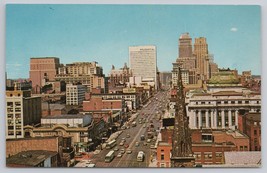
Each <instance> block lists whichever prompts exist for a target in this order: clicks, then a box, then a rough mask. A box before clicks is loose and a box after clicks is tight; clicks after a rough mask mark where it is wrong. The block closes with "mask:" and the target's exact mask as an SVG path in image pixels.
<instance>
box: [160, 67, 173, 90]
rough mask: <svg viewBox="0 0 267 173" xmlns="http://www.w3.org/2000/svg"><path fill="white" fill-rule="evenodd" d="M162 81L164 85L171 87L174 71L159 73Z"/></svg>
mask: <svg viewBox="0 0 267 173" xmlns="http://www.w3.org/2000/svg"><path fill="white" fill-rule="evenodd" d="M159 76H160V77H159V78H160V83H161V86H162V87H170V86H171V82H172V73H171V72H167V71H166V72H160V74H159Z"/></svg>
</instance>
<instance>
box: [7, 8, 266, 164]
mask: <svg viewBox="0 0 267 173" xmlns="http://www.w3.org/2000/svg"><path fill="white" fill-rule="evenodd" d="M29 6H30V5H9V6H7V7H8V8H7V16H8V18H7V35H12V32H17V31H15V30H14V29H11V28H12V26H13V25H14V24H13V23H12V22H13V20H12V17H13V18H16V17H14V16H15V14H14V13H13V12H14V11H13V10H14V9H16V10H18V9H20V8H21V9H23V8H26V9H27V8H28V7H29ZM32 7H33V6H32ZM39 7H43V8H44V9H45V10H47V11H48V12H51V13H54V11H57V10H59V11H60V10H62V9H60V8H61V7H63V6H61V5H53V6H49V5H38V7H33V8H32V9H35V8H39ZM73 7H77V6H73ZM78 7H79V8H80V7H81V6H78ZM89 7H90V8H91V7H92V5H89ZM93 7H94V8H102V7H103V8H106V9H107V10H110V9H111V11H112V10H114V11H116V10H115V9H117V8H118V9H121V10H125V9H126V8H127V10H125V11H129V12H131V10H132V8H136V9H138V10H139V8H140V9H143V8H144V10H148V11H149V10H150V12H151V14H150V15H151V16H149V17H151V18H153V16H152V13H155V14H156V13H157V12H156V11H153V10H155V9H157V8H160V9H161V8H162V9H161V10H162V11H161V12H162V14H163V11H164V14H165V10H166V11H167V9H169V8H170V9H172V8H175V5H174V6H168V7H167V6H166V9H164V7H165V6H161V7H159V6H153V5H142V6H141V5H140V6H138V5H137V6H134V7H132V6H130V5H128V6H116V5H115V6H113V5H100V7H99V6H93ZM64 8H65V7H64ZM66 8H70V6H68V7H66ZM79 8H77V9H79ZM82 8H84V7H82ZM90 8H89V9H90ZM150 8H151V9H150ZM154 8H155V9H154ZM177 8H181V9H188V8H191V7H188V6H177ZM196 8H199V10H200V11H202V10H203V9H202V8H203V6H198V7H197V6H196ZM205 8H212V7H205ZM214 8H217V6H214ZM223 8H225V9H226V10H227V9H228V7H223ZM229 8H232V7H231V6H229ZM242 8H246V9H245V11H246V10H247V9H251V10H255V9H256V12H259V11H260V10H259V8H258V7H256V6H248V7H241V6H240V7H236V9H231V10H233V11H235V10H237V11H238V10H239V9H242ZM21 9H20V10H21ZM163 9H164V10H163ZM27 10H28V9H27ZM68 10H69V9H68ZM82 10H83V9H82ZM175 10H176V9H175ZM228 10H229V9H228ZM152 11H153V12H152ZM200 11H199V12H200ZM229 11H230V10H229ZM240 11H242V10H240ZM246 12H247V11H246ZM192 13H193V11H192ZM218 13H219V11H218ZM229 13H230V12H229ZM12 15H13V16H12ZM49 15H50V14H49ZM73 15H76V14H73ZM84 15H85V14H84ZM110 15H114V14H110ZM247 15H252V14H250V13H248V14H247ZM50 17H51V18H53V16H50ZM57 17H58V16H57ZM175 17H176V16H175ZM182 17H183V16H182ZM185 18H186V16H185ZM188 18H189V17H188ZM16 19H17V18H16ZM99 19H100V18H99ZM49 20H50V19H49ZM88 20H89V19H88ZM126 20H127V19H126ZM222 21H223V19H222ZM253 21H255V20H254V19H253ZM20 22H21V21H20ZM20 22H18V23H20ZM98 22H99V23H101V22H100V21H97V22H96V24H97V23H98ZM24 23H27V22H24ZM114 23H116V22H114ZM148 23H149V22H148ZM256 24H257V25H260V24H259V23H256ZM21 25H23V24H21ZM136 25H138V23H137V24H136ZM30 26H33V25H30ZM189 26H190V24H188V26H187V27H188V30H187V28H186V27H185V29H183V31H181V32H177V33H176V37H175V38H172V37H171V39H172V41H171V42H175V43H176V45H175V46H174V47H172V44H170V45H168V47H171V48H170V49H175V50H177V51H176V52H177V54H176V55H175V56H173V57H172V58H171V61H170V62H168V58H166V57H165V56H167V54H166V55H164V56H162V52H161V51H162V47H161V46H159V45H161V44H159V43H157V42H151V40H153V39H151V40H149V41H148V42H149V44H144V43H143V42H140V44H137V42H133V43H132V44H127V46H126V45H124V46H126V48H121V49H125V50H122V51H121V50H115V49H114V48H113V49H112V48H106V50H107V51H110V50H113V51H114V52H125V51H126V52H127V56H128V57H125V58H119V59H108V58H107V59H106V62H105V61H102V60H101V61H100V62H101V63H100V62H99V60H100V59H99V58H90V60H89V61H88V60H85V59H83V58H74V59H72V60H71V61H70V62H67V63H63V62H66V61H65V60H64V57H59V56H50V54H43V56H39V55H40V54H39V53H36V56H31V57H28V58H26V59H23V60H21V62H22V61H24V62H26V63H24V65H22V66H23V67H21V65H20V64H19V62H18V61H19V60H15V59H14V60H12V62H9V61H10V60H7V64H6V76H5V77H6V98H5V102H6V116H5V125H6V126H5V129H6V130H5V136H6V166H7V167H16V168H18V167H75V168H81V167H86V168H194V167H196V168H202V167H204V168H222V167H223V168H225V167H230V168H241V167H245V168H249V167H252V168H255V167H256V168H257V167H261V166H262V165H261V157H262V156H261V155H262V154H261V150H262V148H261V75H260V74H259V72H260V70H259V69H260V68H261V67H260V66H259V63H260V62H254V61H257V55H258V54H259V53H258V52H257V51H259V49H257V46H256V49H254V48H252V47H247V50H244V52H245V51H248V52H250V51H249V49H250V48H251V49H253V51H251V52H253V54H254V55H255V59H253V58H252V57H250V58H251V62H250V63H243V64H240V65H239V64H238V65H236V66H235V65H234V67H235V68H233V65H232V64H229V65H228V66H227V65H226V64H227V62H230V60H232V61H233V63H236V62H238V60H236V59H235V58H233V57H237V55H228V56H229V57H230V60H229V57H220V58H217V54H216V52H213V51H212V50H213V49H212V48H214V47H216V46H217V47H219V48H220V49H222V50H221V52H228V53H229V54H230V52H231V51H230V50H229V51H228V49H227V48H225V47H220V44H222V43H221V42H215V43H214V42H212V43H210V42H209V40H210V37H211V36H210V37H209V36H206V34H205V32H203V33H200V36H196V35H197V34H195V33H194V31H192V30H191V29H190V27H189ZM182 27H184V25H183V24H182ZM207 27H208V26H207ZM77 28H78V27H77ZM194 28H195V27H194ZM200 28H201V27H200ZM33 30H34V29H33ZM129 30H130V29H129ZM129 30H127V32H130V31H129ZM148 30H149V29H148ZM238 30H239V28H237V27H231V28H230V31H228V32H229V33H230V34H233V33H235V32H238ZM240 30H242V29H240ZM8 31H10V32H11V31H12V32H11V33H9V32H8ZM33 32H34V31H33ZM47 32H48V31H47ZM62 32H63V31H62ZM64 32H65V31H64ZM95 32H96V33H95V34H97V33H98V32H97V31H95ZM110 32H112V28H111V29H110ZM148 32H150V31H148ZM151 32H152V31H151ZM163 32H164V31H163ZM243 32H244V33H245V31H243ZM18 33H20V31H19V32H18ZM129 34H130V33H129ZM258 34H259V35H260V33H258ZM15 35H16V34H15ZM47 35H48V34H47ZM133 35H134V34H133ZM159 35H161V34H160V33H159ZM256 35H257V34H256ZM222 36H223V33H222ZM242 36H243V37H246V34H243V35H242ZM40 37H41V36H40ZM51 37H54V35H53V36H51ZM82 37H85V36H82ZM230 37H233V36H232V35H231V36H230ZM224 38H225V39H227V37H223V38H220V39H224ZM13 39H14V38H13V37H11V36H8V37H7V49H8V50H7V52H8V53H7V54H8V55H7V56H11V55H10V54H9V52H10V50H13V47H12V46H11V47H10V45H12V44H11V42H12V41H9V40H13ZM132 39H135V36H133V38H132ZM136 39H137V38H136ZM242 39H245V38H242ZM99 40H101V38H99ZM255 40H256V39H255ZM255 40H254V41H255ZM38 41H39V40H38ZM40 41H41V40H40ZM228 41H229V40H228ZM18 42H19V41H18ZM70 42H71V40H70ZM115 42H116V41H115V40H114V44H115ZM233 42H234V41H233ZM241 42H243V41H241ZM241 42H240V45H238V46H237V49H238V48H241V47H242V45H241ZM255 42H256V41H255ZM97 43H98V41H97V40H95V44H97ZM29 44H30V43H29ZM67 44H68V43H66V45H67ZM214 44H218V45H214ZM244 44H245V43H244ZM103 45H106V43H103ZM81 46H82V45H81ZM111 46H112V45H111ZM114 46H115V47H116V45H114ZM254 46H255V45H254ZM37 47H38V45H36V49H39V47H38V48H37ZM60 47H62V49H64V48H63V47H64V46H63V45H58V47H57V48H56V49H60ZM50 48H51V47H50ZM9 49H10V50H9ZM33 49H34V48H33ZM229 49H231V48H229ZM44 50H45V49H44ZM101 50H103V49H101ZM215 50H216V49H215ZM34 51H35V50H33V52H34ZM49 51H50V49H49ZM61 51H62V52H64V51H66V52H68V51H69V50H61ZM242 51H243V50H242ZM254 51H256V52H257V53H255V52H254ZM159 52H161V53H159ZM238 52H241V50H238ZM55 54H56V53H55ZM109 54H110V55H113V53H112V52H109ZM247 54H248V53H247ZM13 56H14V55H13ZM79 56H80V54H79V55H77V56H75V57H79ZM242 56H243V55H242ZM249 56H250V54H249ZM244 59H246V57H244ZM241 61H242V60H241ZM259 61H260V60H259ZM12 63H13V67H17V68H18V70H16V69H13V68H12V70H10V67H11V66H12ZM120 64H121V65H120ZM244 64H245V65H244ZM255 64H256V65H255ZM246 65H247V67H246V69H244V66H246ZM257 65H258V66H257ZM20 67H21V68H23V69H24V68H26V67H29V69H28V70H27V71H26V72H25V70H23V72H21V73H18V71H19V70H20V69H19V68H20ZM169 67H171V68H169ZM255 67H256V68H255ZM106 68H108V69H106ZM10 74H11V75H10ZM25 74H26V76H27V74H28V76H27V77H25ZM9 76H11V77H9Z"/></svg>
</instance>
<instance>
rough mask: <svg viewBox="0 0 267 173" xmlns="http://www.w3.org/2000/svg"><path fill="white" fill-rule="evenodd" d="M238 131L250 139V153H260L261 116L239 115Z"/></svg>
mask: <svg viewBox="0 0 267 173" xmlns="http://www.w3.org/2000/svg"><path fill="white" fill-rule="evenodd" d="M238 124H239V126H240V127H239V129H240V130H241V131H242V132H243V133H245V134H246V135H248V136H249V138H250V151H261V114H260V113H249V112H247V113H245V114H244V115H242V114H239V122H238Z"/></svg>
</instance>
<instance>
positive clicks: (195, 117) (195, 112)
mask: <svg viewBox="0 0 267 173" xmlns="http://www.w3.org/2000/svg"><path fill="white" fill-rule="evenodd" d="M194 128H195V129H197V111H196V110H194Z"/></svg>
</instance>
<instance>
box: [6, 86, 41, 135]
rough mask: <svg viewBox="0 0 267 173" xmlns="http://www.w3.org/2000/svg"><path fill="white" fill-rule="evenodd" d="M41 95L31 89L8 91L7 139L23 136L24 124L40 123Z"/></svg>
mask: <svg viewBox="0 0 267 173" xmlns="http://www.w3.org/2000/svg"><path fill="white" fill-rule="evenodd" d="M41 111H42V109H41V97H31V91H21V90H16V86H15V90H14V91H6V139H11V138H23V137H24V131H23V126H25V125H34V124H38V123H40V121H41V115H42V112H41Z"/></svg>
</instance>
